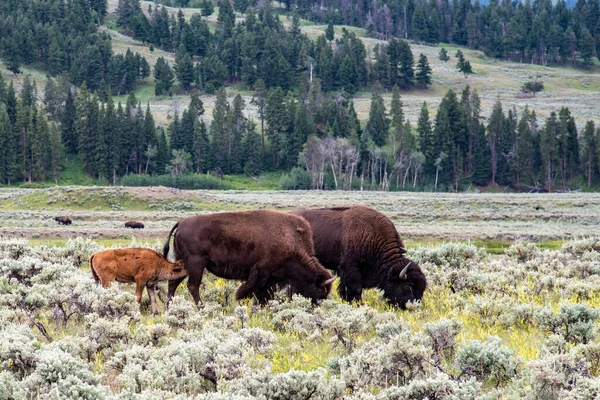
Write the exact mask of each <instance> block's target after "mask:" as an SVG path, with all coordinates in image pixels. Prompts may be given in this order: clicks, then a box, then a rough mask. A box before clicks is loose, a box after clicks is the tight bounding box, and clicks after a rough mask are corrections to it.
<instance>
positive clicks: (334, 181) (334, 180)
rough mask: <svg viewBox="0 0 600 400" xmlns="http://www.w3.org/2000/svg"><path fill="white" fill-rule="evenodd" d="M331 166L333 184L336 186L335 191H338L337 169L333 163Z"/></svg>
mask: <svg viewBox="0 0 600 400" xmlns="http://www.w3.org/2000/svg"><path fill="white" fill-rule="evenodd" d="M329 164H330V165H331V173H332V174H333V183H334V184H335V190H337V187H338V184H337V177H336V174H335V167H334V166H333V161H331V162H329Z"/></svg>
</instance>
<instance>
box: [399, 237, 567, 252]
mask: <svg viewBox="0 0 600 400" xmlns="http://www.w3.org/2000/svg"><path fill="white" fill-rule="evenodd" d="M402 241H403V242H404V245H405V247H406V248H407V249H411V248H415V247H433V246H439V245H441V244H442V243H446V242H447V240H443V239H439V238H435V237H419V238H408V239H402ZM453 242H459V243H470V244H472V245H474V246H476V247H480V248H485V251H486V252H488V254H504V250H506V249H507V248H509V247H510V246H511V245H512V244H514V243H515V241H514V240H502V239H473V240H453ZM564 242H565V241H564V240H540V241H539V242H535V244H536V246H537V247H539V248H540V249H542V250H558V249H560V248H561V247H562V245H563V243H564Z"/></svg>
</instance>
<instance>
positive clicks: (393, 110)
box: [390, 85, 404, 159]
mask: <svg viewBox="0 0 600 400" xmlns="http://www.w3.org/2000/svg"><path fill="white" fill-rule="evenodd" d="M390 117H391V121H390V128H391V133H392V150H393V152H394V157H395V158H396V159H400V158H401V155H402V154H403V150H404V149H403V144H404V143H403V141H404V110H403V109H402V100H401V99H400V89H398V85H394V88H393V89H392V104H391V107H390Z"/></svg>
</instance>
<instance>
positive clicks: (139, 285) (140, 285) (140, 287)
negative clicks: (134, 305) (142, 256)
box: [135, 281, 146, 304]
mask: <svg viewBox="0 0 600 400" xmlns="http://www.w3.org/2000/svg"><path fill="white" fill-rule="evenodd" d="M144 287H146V285H145V284H144V282H142V281H137V282H136V283H135V298H136V300H137V302H138V304H139V303H141V302H142V294H144Z"/></svg>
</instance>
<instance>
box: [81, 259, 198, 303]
mask: <svg viewBox="0 0 600 400" xmlns="http://www.w3.org/2000/svg"><path fill="white" fill-rule="evenodd" d="M90 268H91V270H92V275H93V276H94V279H95V280H96V282H100V283H102V286H104V287H109V286H110V284H111V282H112V281H114V280H116V281H117V282H123V283H128V282H135V295H136V296H137V302H138V303H139V302H141V301H142V293H143V292H144V287H146V288H147V289H148V296H149V297H150V302H151V303H152V312H153V313H154V314H156V313H157V309H156V297H155V291H154V289H155V285H156V282H158V281H165V280H169V279H177V278H182V277H185V276H186V275H187V270H186V269H185V266H184V264H183V261H181V260H179V261H177V262H175V263H172V262H169V261H167V260H166V259H165V258H164V257H163V256H162V255H160V253H157V252H156V251H154V250H150V249H114V250H104V251H99V252H97V253H94V254H92V255H91V256H90Z"/></svg>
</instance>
